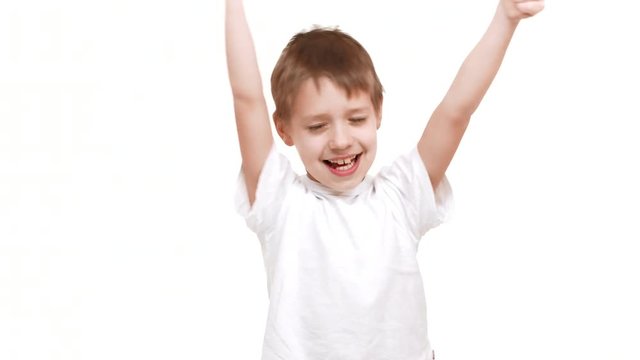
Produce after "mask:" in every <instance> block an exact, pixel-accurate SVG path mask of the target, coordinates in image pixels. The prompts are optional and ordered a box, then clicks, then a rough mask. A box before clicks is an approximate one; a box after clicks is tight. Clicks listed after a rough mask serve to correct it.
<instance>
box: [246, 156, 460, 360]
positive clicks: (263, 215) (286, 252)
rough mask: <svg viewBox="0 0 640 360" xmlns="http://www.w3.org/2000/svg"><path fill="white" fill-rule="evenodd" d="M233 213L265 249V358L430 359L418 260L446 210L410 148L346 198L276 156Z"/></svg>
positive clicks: (447, 197) (442, 189)
mask: <svg viewBox="0 0 640 360" xmlns="http://www.w3.org/2000/svg"><path fill="white" fill-rule="evenodd" d="M238 185H239V187H238V198H237V206H238V210H239V212H240V213H241V214H242V215H243V216H244V217H245V219H246V222H247V225H248V226H249V228H250V229H251V230H252V231H254V232H255V233H256V234H257V235H258V238H259V239H260V243H261V246H262V254H263V257H264V265H265V270H266V272H267V282H268V283H267V288H268V291H269V312H268V319H267V325H266V331H265V336H264V344H263V354H262V360H427V359H431V358H432V350H431V346H430V344H429V339H428V336H427V314H426V304H425V297H424V295H425V293H424V288H423V284H422V277H421V275H420V270H419V268H418V263H417V260H416V253H417V249H418V243H419V241H420V238H421V237H422V235H424V233H425V232H427V230H429V229H430V228H433V227H435V226H437V225H439V224H440V223H441V222H443V221H444V220H445V218H446V215H447V213H448V212H449V210H450V208H451V205H452V195H451V188H450V186H449V183H448V181H447V179H446V178H445V179H444V180H443V181H442V182H441V184H440V185H439V186H438V188H437V189H436V191H435V193H434V191H433V189H432V187H431V182H430V181H429V176H428V174H427V172H426V169H425V167H424V165H423V163H422V160H421V158H420V156H419V154H418V151H417V149H415V148H414V149H413V150H412V151H411V152H409V153H408V154H406V155H404V156H402V157H399V158H398V159H397V160H396V161H395V162H394V163H393V164H392V165H391V166H390V167H387V168H384V169H382V170H381V171H380V172H379V174H378V175H377V176H375V177H369V176H367V178H365V180H364V181H363V182H362V183H360V184H359V185H358V186H357V187H356V188H355V189H353V190H352V191H349V192H348V193H335V192H334V191H332V190H330V189H328V188H326V187H324V186H323V185H321V184H319V183H317V182H314V181H313V180H311V179H309V178H308V177H307V176H306V174H305V175H297V174H295V173H294V171H293V170H292V168H291V165H290V163H289V161H288V160H287V159H286V158H285V157H284V156H283V155H281V154H279V153H278V152H277V151H276V150H275V147H274V148H273V149H272V151H271V153H270V154H269V157H268V159H267V161H266V163H265V165H264V168H263V170H262V173H261V175H260V179H259V182H258V187H257V191H256V198H255V201H254V203H253V206H250V205H249V201H248V198H247V192H246V187H245V184H244V179H243V177H242V174H241V175H240V181H239V184H238Z"/></svg>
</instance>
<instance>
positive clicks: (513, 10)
mask: <svg viewBox="0 0 640 360" xmlns="http://www.w3.org/2000/svg"><path fill="white" fill-rule="evenodd" d="M500 6H501V7H502V9H503V10H504V13H505V15H506V16H507V18H509V20H511V21H519V20H521V19H525V18H528V17H531V16H534V15H535V14H537V13H539V12H540V11H542V9H544V0H500Z"/></svg>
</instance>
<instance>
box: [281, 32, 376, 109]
mask: <svg viewBox="0 0 640 360" xmlns="http://www.w3.org/2000/svg"><path fill="white" fill-rule="evenodd" d="M321 77H327V78H329V79H330V80H331V81H333V82H334V83H335V84H336V85H337V86H338V87H340V88H342V89H344V90H345V91H346V92H347V96H351V94H352V93H353V92H355V91H365V92H367V93H369V95H370V96H371V102H372V103H373V107H374V109H375V111H376V112H380V109H381V106H382V92H383V88H382V84H381V83H380V79H378V75H377V74H376V71H375V69H374V67H373V62H372V61H371V57H369V54H368V53H367V51H366V50H365V49H364V47H363V46H362V45H360V43H359V42H358V41H356V40H355V39H354V38H352V37H351V36H350V35H348V34H346V33H344V32H342V31H341V30H339V29H337V28H318V27H316V28H314V29H312V30H310V31H307V32H300V33H298V34H296V35H294V36H293V38H291V40H290V41H289V43H288V44H287V46H286V47H285V48H284V50H283V51H282V54H281V55H280V59H278V63H277V64H276V66H275V68H274V69H273V73H272V74H271V93H272V95H273V100H274V102H275V105H276V111H275V112H274V118H279V119H282V120H285V121H288V120H289V117H290V116H291V107H292V105H293V101H294V99H295V96H296V94H297V93H298V90H299V89H300V85H301V84H302V83H303V82H304V81H306V80H307V79H314V81H316V84H317V82H318V79H319V78H321Z"/></svg>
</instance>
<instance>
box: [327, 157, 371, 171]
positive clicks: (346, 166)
mask: <svg viewBox="0 0 640 360" xmlns="http://www.w3.org/2000/svg"><path fill="white" fill-rule="evenodd" d="M360 155H362V153H360V154H357V155H354V156H351V157H348V158H345V159H339V160H322V162H323V163H325V165H327V166H328V167H329V168H331V169H332V170H333V172H334V173H345V172H349V170H352V169H354V167H355V166H356V165H357V164H358V160H360Z"/></svg>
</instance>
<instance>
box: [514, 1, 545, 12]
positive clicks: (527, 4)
mask: <svg viewBox="0 0 640 360" xmlns="http://www.w3.org/2000/svg"><path fill="white" fill-rule="evenodd" d="M515 5H516V8H517V9H518V11H520V12H522V13H523V14H526V15H527V16H533V15H535V14H537V13H539V12H540V11H542V9H544V0H535V1H523V2H519V3H516V4H515Z"/></svg>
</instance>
